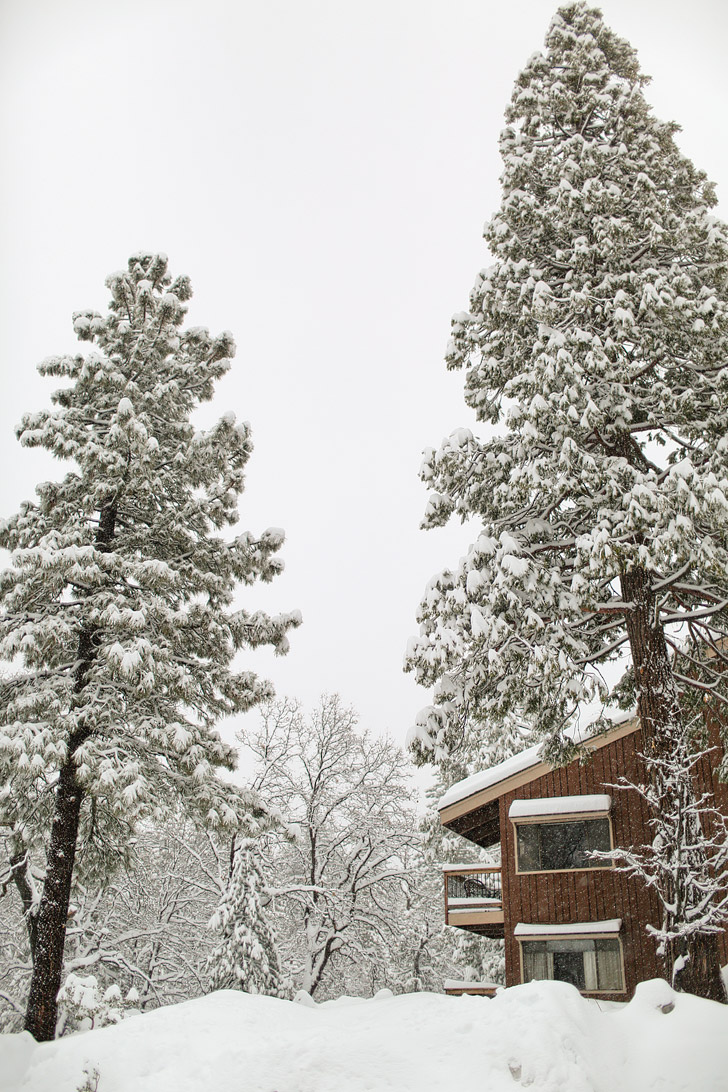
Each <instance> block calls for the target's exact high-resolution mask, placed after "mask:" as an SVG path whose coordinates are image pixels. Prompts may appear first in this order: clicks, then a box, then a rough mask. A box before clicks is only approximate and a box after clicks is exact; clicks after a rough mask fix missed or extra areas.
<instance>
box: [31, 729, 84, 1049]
mask: <svg viewBox="0 0 728 1092" xmlns="http://www.w3.org/2000/svg"><path fill="white" fill-rule="evenodd" d="M80 742H81V741H80V740H77V741H76V742H75V746H70V747H69V750H68V757H67V758H66V761H65V762H64V764H63V766H62V767H61V771H60V774H59V777H58V785H57V786H56V801H55V808H54V816H53V826H52V828H51V839H50V845H49V847H48V862H47V871H46V880H45V884H44V886H43V896H42V898H41V901H40V907H39V910H38V918H37V921H36V930H35V931H36V939H35V960H34V963H33V977H32V979H31V982H30V994H29V997H28V1009H27V1012H26V1015H25V1030H26V1031H29V1032H30V1034H31V1035H32V1036H33V1037H34V1038H35V1039H37V1040H38V1042H41V1043H42V1042H47V1041H48V1040H50V1039H53V1037H54V1036H55V1032H56V1017H57V1008H58V1005H57V1001H56V998H57V996H58V991H59V990H60V988H61V976H62V973H63V950H64V947H65V943H66V921H67V918H68V905H69V902H70V898H71V879H72V877H73V863H74V858H75V856H76V840H77V837H78V824H79V817H80V814H81V801H82V799H83V790H82V789H81V787H80V786H79V784H78V782H77V781H76V767H75V763H74V754H75V752H76V750H77V749H78V746H79V745H80Z"/></svg>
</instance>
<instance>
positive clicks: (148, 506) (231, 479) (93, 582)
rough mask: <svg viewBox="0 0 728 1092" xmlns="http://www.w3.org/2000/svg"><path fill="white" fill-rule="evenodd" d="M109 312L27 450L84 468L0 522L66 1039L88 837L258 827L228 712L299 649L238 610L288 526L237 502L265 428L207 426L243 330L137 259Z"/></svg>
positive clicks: (1, 632)
mask: <svg viewBox="0 0 728 1092" xmlns="http://www.w3.org/2000/svg"><path fill="white" fill-rule="evenodd" d="M106 283H107V286H108V287H109V289H110V291H111V302H110V306H109V311H108V314H107V315H106V316H101V315H100V314H97V313H95V312H91V311H84V312H80V313H78V314H76V315H74V329H75V331H76V333H77V335H78V337H79V339H80V340H82V341H88V342H91V343H92V344H93V346H94V347H93V348H92V349H91V350H90V351H89V352H88V354H87V355H85V356H84V355H77V356H62V357H53V358H50V359H49V360H46V361H44V362H43V364H41V365H40V371H41V373H42V374H43V375H47V376H52V377H58V378H60V379H62V380H63V381H64V386H63V387H62V388H61V389H60V390H58V391H56V393H55V394H54V395H53V396H52V401H53V403H54V407H53V409H51V410H48V411H42V412H40V413H34V414H29V415H27V416H26V417H25V418H24V419H23V421H22V423H21V425H20V426H19V429H18V435H19V438H20V441H21V443H22V444H23V445H25V446H27V447H43V448H46V449H47V450H49V451H51V452H52V453H53V454H54V455H56V456H58V457H59V458H61V459H67V460H71V462H72V463H73V466H72V469H70V470H69V472H68V473H67V474H66V476H65V477H64V478H63V479H62V480H61V481H60V482H57V483H52V482H44V483H42V484H41V485H39V486H38V488H37V494H38V498H37V501H35V502H28V503H25V504H23V505H22V507H21V509H20V511H19V512H18V514H17V515H15V516H13V517H12V518H11V519H9V520H8V521H7V522H6V523H5V524H4V525H3V527H2V532H1V534H0V544H1V545H2V546H3V547H5V548H6V549H8V550H10V551H11V552H12V564H11V566H10V568H8V569H7V570H6V571H5V572H4V573H3V574H2V577H0V602H1V604H2V615H1V616H0V656H2V657H3V658H4V659H5V660H7V661H12V665H13V666H12V669H11V671H10V673H9V674H8V675H7V676H6V677H3V678H2V680H1V681H0V691H1V697H2V700H1V701H0V718H1V719H0V763H2V770H1V771H0V772H2V774H3V775H6V776H5V777H3V780H7V783H8V785H9V792H8V793H5V794H3V800H2V801H0V806H5V807H7V810H8V816H7V819H8V821H9V822H11V823H12V824H13V825H14V827H15V828H16V829H18V830H21V831H23V830H24V828H28V827H30V826H32V823H33V817H32V816H31V815H30V814H28V808H27V806H26V804H25V801H28V802H30V804H33V803H34V802H35V801H36V799H37V798H41V799H43V800H45V801H46V802H47V805H48V815H49V823H50V827H49V830H48V833H47V837H46V859H47V863H46V870H45V881H44V884H43V889H42V894H41V896H40V900H39V903H38V906H37V907H36V908H34V911H33V912H34V913H35V929H34V932H35V944H34V949H35V950H34V970H33V977H32V982H31V987H30V998H29V1003H28V1011H27V1018H26V1027H27V1029H28V1030H29V1031H30V1032H31V1033H32V1034H33V1035H34V1036H35V1037H36V1038H37V1039H40V1040H43V1039H50V1038H52V1037H53V1034H54V1029H55V1022H56V994H57V992H58V989H59V986H60V982H61V971H62V963H63V948H64V939H65V928H66V917H67V912H68V904H69V893H70V888H71V881H72V875H73V869H74V857H75V853H76V847H77V842H78V835H79V829H80V828H81V827H83V829H85V831H86V838H87V841H89V842H92V841H93V839H94V837H95V836H98V833H99V831H103V829H104V825H105V824H106V826H107V827H108V826H109V825H112V826H113V824H114V822H117V823H118V822H119V821H120V820H123V821H124V822H125V823H126V824H127V825H133V824H134V822H136V821H137V820H138V819H140V818H141V817H143V816H145V815H147V814H149V813H150V812H152V811H154V810H155V809H160V808H165V807H167V806H168V805H170V804H171V803H172V802H175V801H178V800H180V799H181V800H183V801H184V803H185V805H186V806H187V807H188V808H189V809H192V810H193V811H195V812H196V813H197V814H198V815H200V816H202V817H203V819H204V821H205V822H207V823H209V824H211V825H213V826H229V827H230V828H231V829H236V828H238V827H239V826H240V825H241V823H242V824H243V825H245V823H246V819H249V818H250V815H251V812H252V810H253V809H254V808H255V807H257V805H256V804H255V800H254V797H253V796H252V794H249V795H248V796H246V795H245V794H244V793H241V792H240V791H238V790H236V789H235V788H234V787H232V786H229V785H227V784H226V783H224V782H222V781H221V780H219V779H218V778H217V777H216V770H217V769H218V768H226V769H230V768H232V767H233V765H234V751H233V750H232V749H231V748H230V747H228V746H227V745H226V744H224V743H223V742H222V741H221V739H220V737H219V736H218V734H217V732H216V730H215V724H216V722H217V721H218V720H219V718H220V717H224V716H228V715H230V714H233V713H237V712H240V711H243V710H245V709H248V708H249V707H251V706H252V705H254V704H255V703H256V702H258V701H260V700H261V699H263V698H268V697H269V696H270V694H271V689H270V686H269V685H268V684H267V683H264V682H261V681H259V680H258V679H256V677H255V676H254V675H253V674H251V673H250V672H248V671H239V670H234V669H233V659H234V657H235V656H236V653H237V652H238V651H239V650H241V649H246V648H254V647H256V646H258V645H263V644H269V645H273V646H274V648H275V649H276V651H277V652H281V653H283V652H285V651H286V650H287V637H286V632H287V630H288V629H290V627H291V626H295V625H297V624H298V622H299V621H300V617H299V615H298V614H297V613H293V614H288V615H284V616H280V617H275V618H270V617H267V616H266V615H264V614H262V613H260V612H255V613H252V614H251V613H249V612H247V611H245V610H242V609H237V608H235V607H234V606H233V597H234V593H235V590H236V587H237V586H238V585H239V584H251V583H253V582H254V581H255V580H256V579H261V580H265V581H267V580H270V579H271V578H272V577H274V576H275V575H276V574H277V573H278V572H280V570H281V568H282V563H281V562H280V561H279V560H278V559H277V558H276V557H275V554H276V551H277V550H278V549H279V547H280V545H281V543H282V541H283V534H282V532H280V531H278V530H271V531H266V532H265V533H264V534H262V535H259V536H256V535H253V534H251V533H248V532H244V533H241V534H238V535H237V536H236V537H235V538H233V539H232V541H226V540H225V539H224V538H223V537H222V536H221V531H222V530H223V528H225V527H228V526H230V525H232V524H234V523H235V522H236V521H237V518H238V513H237V500H238V497H239V495H240V493H241V492H242V489H243V477H244V468H245V464H246V462H247V460H248V457H249V455H250V452H251V440H250V433H249V429H248V426H247V425H246V424H242V425H237V424H236V423H235V419H234V415H232V414H227V415H225V416H224V417H223V418H222V419H221V420H220V421H219V422H218V423H217V424H216V425H215V426H214V427H213V428H211V429H210V430H209V431H204V432H203V431H198V430H197V429H196V428H195V426H194V425H193V424H192V422H191V416H192V414H193V413H194V411H195V409H196V408H197V406H199V404H200V403H201V402H207V401H209V400H210V399H211V398H212V395H213V388H214V384H215V381H216V380H218V379H220V378H221V377H222V376H223V375H224V374H225V372H226V371H227V370H228V368H229V366H230V358H231V357H232V356H233V354H234V351H235V346H234V343H233V340H232V337H231V335H230V334H228V333H225V334H222V335H221V336H219V337H211V336H210V334H209V333H208V332H207V330H205V329H203V328H201V327H191V328H188V329H183V328H182V322H183V318H184V315H185V311H186V307H185V304H186V302H187V300H189V298H190V296H191V289H190V284H189V280H188V279H187V278H186V277H179V278H177V279H176V280H174V281H172V278H171V276H170V274H169V273H168V270H167V259H166V257H164V256H163V255H159V254H138V255H136V256H134V257H132V258H131V259H130V261H129V264H128V269H127V270H125V271H123V272H120V273H116V274H113V275H112V276H111V277H109V278H108V280H107V282H106Z"/></svg>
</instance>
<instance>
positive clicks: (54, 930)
mask: <svg viewBox="0 0 728 1092" xmlns="http://www.w3.org/2000/svg"><path fill="white" fill-rule="evenodd" d="M116 514H117V508H116V502H113V503H111V504H109V505H106V506H105V507H104V508H102V510H101V513H100V518H99V527H98V531H97V533H96V548H97V549H98V550H101V551H103V552H106V551H108V549H109V548H110V545H111V541H112V539H113V537H114V529H115V526H116ZM97 646H98V633H97V632H96V631H95V630H94V629H92V628H90V627H85V628H84V629H82V630H81V632H80V634H79V638H78V657H77V661H76V674H75V679H74V687H73V692H74V696H75V697H78V696H79V695H81V693H82V692H83V689H84V687H85V685H86V679H87V676H88V673H89V670H90V668H91V665H92V664H93V662H94V659H95V657H96V648H97ZM92 733H93V728H92V727H84V728H78V729H76V731H75V732H73V733H72V734H71V736H70V738H69V741H68V750H67V753H66V759H65V761H64V763H63V765H62V766H61V768H60V770H59V774H58V783H57V785H56V789H55V803H54V807H53V822H52V826H51V836H50V842H49V845H48V852H47V867H46V879H45V883H44V885H43V894H42V895H41V899H40V903H39V906H38V914H37V918H36V923H35V958H34V960H33V975H32V977H31V980H30V993H29V995H28V1008H27V1011H26V1014H25V1030H26V1031H29V1032H30V1034H31V1035H32V1036H33V1037H34V1038H35V1039H36V1040H37V1041H38V1042H41V1043H42V1042H48V1041H49V1040H51V1039H53V1038H54V1036H55V1033H56V1021H57V1013H58V1001H57V998H58V991H59V990H60V988H61V977H62V974H63V952H64V949H65V946H66V922H67V919H68V907H69V904H70V901H71V883H72V880H73V866H74V862H75V857H76V844H77V841H78V828H79V821H80V817H81V804H82V803H83V795H84V794H83V787H82V786H81V785H80V784H79V782H78V779H77V777H76V752H77V751H78V749H79V747H80V746H81V745H82V743H84V742H85V741H86V740H87V739H88V738H89V736H90V735H92Z"/></svg>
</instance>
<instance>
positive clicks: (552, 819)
mask: <svg viewBox="0 0 728 1092" xmlns="http://www.w3.org/2000/svg"><path fill="white" fill-rule="evenodd" d="M604 819H606V820H607V823H608V824H609V849H610V850H613V849H614V845H615V842H614V827H613V824H612V816H611V812H593V811H583V812H576V811H575V812H568V813H564V814H562V815H559V816H552V815H534V816H523V817H520V816H519V817H517V818H513V819H511V818H509V822H510V823H511V826H512V827H513V856H514V859H515V866H516V868H515V873H516V875H517V876H555V875H558V874H559V873H563V872H598V871H601V870H603V869H611V868H614V861H603V862H601V863H600V864H592V865H586V866H585V867H583V868H529V869H521V868H520V867H519V861H518V828H519V826H533V825H534V824H538V825H539V826H553V825H555V824H559V825H563V824H566V823H583V822H588V821H589V820H592V821H597V820H602V821H603V820H604Z"/></svg>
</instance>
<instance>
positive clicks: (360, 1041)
mask: <svg viewBox="0 0 728 1092" xmlns="http://www.w3.org/2000/svg"><path fill="white" fill-rule="evenodd" d="M94 1070H96V1071H97V1073H98V1092H207V1090H209V1089H215V1092H365V1090H367V1092H373V1090H376V1092H409V1090H412V1092H415V1090H416V1092H454V1090H458V1092H459V1090H462V1092H470V1090H472V1092H475V1090H476V1089H486V1088H487V1089H488V1092H516V1090H517V1089H518V1088H520V1087H522V1088H528V1089H530V1092H614V1090H615V1089H619V1090H620V1092H649V1090H651V1089H659V1090H660V1092H726V1090H727V1089H728V1007H724V1006H721V1005H718V1004H715V1003H714V1002H711V1001H703V1000H701V999H699V998H697V997H691V996H688V995H685V994H674V993H673V992H672V990H671V989H670V987H669V986H668V985H667V983H665V982H659V981H654V982H647V983H644V984H643V985H641V986H640V987H639V988H638V991H637V994H636V996H635V998H634V1000H633V1001H631V1002H630V1003H629V1004H626V1005H615V1004H599V1003H597V1002H593V1001H586V1000H584V999H583V998H582V997H581V996H580V995H579V994H578V993H577V991H576V990H575V989H574V988H573V987H572V986H569V985H566V984H564V983H559V982H532V983H529V984H528V985H526V986H515V987H513V988H511V989H509V990H506V991H503V992H501V993H500V994H498V995H497V996H496V997H495V999H494V1000H492V1001H491V1000H487V999H485V998H481V997H445V996H441V995H437V994H431V993H420V994H406V995H403V996H398V997H394V996H392V995H391V994H388V993H387V992H386V991H383V993H382V994H381V995H378V996H377V997H375V998H373V999H371V1000H366V1001H364V1000H361V999H356V998H342V999H341V1000H339V1001H331V1002H326V1003H324V1004H321V1005H317V1004H315V1003H314V1002H310V1003H309V1004H308V1005H301V1004H295V1003H294V1002H290V1001H281V1000H279V999H278V998H273V997H261V996H253V995H249V994H244V993H240V992H237V991H236V992H233V991H221V992H219V993H215V994H211V995H209V996H207V997H203V998H199V999H198V1000H195V1001H188V1002H186V1003H184V1004H182V1005H173V1006H169V1007H168V1008H163V1009H158V1010H156V1011H155V1012H151V1013H148V1014H145V1015H143V1016H135V1017H131V1018H130V1019H128V1020H125V1021H124V1022H123V1023H121V1024H118V1025H116V1026H114V1027H109V1028H104V1029H102V1030H99V1031H91V1032H87V1033H85V1034H80V1035H76V1036H72V1037H69V1038H65V1039H62V1040H60V1041H58V1042H54V1043H44V1044H41V1045H36V1044H35V1043H34V1042H33V1041H32V1039H31V1038H30V1036H28V1035H27V1034H26V1033H24V1034H23V1035H9V1036H4V1037H0V1089H1V1090H2V1092H77V1090H78V1089H79V1088H82V1087H90V1088H94V1081H95V1077H93V1079H92V1080H91V1082H90V1084H89V1085H86V1086H85V1085H84V1082H85V1081H86V1074H93V1072H94Z"/></svg>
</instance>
